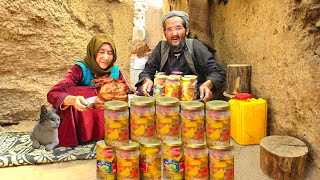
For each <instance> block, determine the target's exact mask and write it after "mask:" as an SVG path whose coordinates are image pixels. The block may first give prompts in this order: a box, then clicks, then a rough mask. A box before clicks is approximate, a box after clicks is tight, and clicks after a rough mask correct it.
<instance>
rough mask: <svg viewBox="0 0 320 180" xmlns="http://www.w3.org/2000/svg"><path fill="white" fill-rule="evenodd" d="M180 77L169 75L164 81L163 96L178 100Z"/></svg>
mask: <svg viewBox="0 0 320 180" xmlns="http://www.w3.org/2000/svg"><path fill="white" fill-rule="evenodd" d="M179 95H180V77H178V76H177V75H169V76H168V78H167V79H166V88H165V96H167V97H175V98H178V99H179V98H180V97H179Z"/></svg>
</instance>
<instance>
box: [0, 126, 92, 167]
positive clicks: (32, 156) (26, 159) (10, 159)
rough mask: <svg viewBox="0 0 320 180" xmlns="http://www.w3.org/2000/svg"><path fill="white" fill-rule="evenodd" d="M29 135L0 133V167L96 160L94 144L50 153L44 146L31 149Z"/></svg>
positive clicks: (62, 148) (59, 148)
mask: <svg viewBox="0 0 320 180" xmlns="http://www.w3.org/2000/svg"><path fill="white" fill-rule="evenodd" d="M30 134H31V132H2V133H0V167H9V166H20V165H31V164H44V163H54V162H63V161H73V160H84V159H95V158H96V142H88V143H84V144H80V145H77V146H74V147H55V148H54V149H53V150H52V151H46V150H45V149H44V146H41V147H40V148H39V149H33V147H32V141H31V139H30Z"/></svg>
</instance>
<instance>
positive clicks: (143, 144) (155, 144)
mask: <svg viewBox="0 0 320 180" xmlns="http://www.w3.org/2000/svg"><path fill="white" fill-rule="evenodd" d="M140 144H141V147H161V142H160V141H154V142H141V143H140Z"/></svg>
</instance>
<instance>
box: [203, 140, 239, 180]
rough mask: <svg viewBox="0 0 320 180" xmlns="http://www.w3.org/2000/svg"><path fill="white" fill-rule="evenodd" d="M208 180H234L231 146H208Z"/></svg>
mask: <svg viewBox="0 0 320 180" xmlns="http://www.w3.org/2000/svg"><path fill="white" fill-rule="evenodd" d="M209 151H210V152H209V159H210V179H213V180H218V179H219V180H233V179H234V152H233V144H230V145H228V146H210V147H209Z"/></svg>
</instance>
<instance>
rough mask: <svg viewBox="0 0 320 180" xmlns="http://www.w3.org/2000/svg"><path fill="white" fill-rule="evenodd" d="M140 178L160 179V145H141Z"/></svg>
mask: <svg viewBox="0 0 320 180" xmlns="http://www.w3.org/2000/svg"><path fill="white" fill-rule="evenodd" d="M140 176H141V178H142V179H144V180H152V179H159V180H160V179H161V143H160V142H159V141H158V142H148V143H141V146H140Z"/></svg>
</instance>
